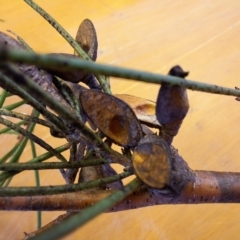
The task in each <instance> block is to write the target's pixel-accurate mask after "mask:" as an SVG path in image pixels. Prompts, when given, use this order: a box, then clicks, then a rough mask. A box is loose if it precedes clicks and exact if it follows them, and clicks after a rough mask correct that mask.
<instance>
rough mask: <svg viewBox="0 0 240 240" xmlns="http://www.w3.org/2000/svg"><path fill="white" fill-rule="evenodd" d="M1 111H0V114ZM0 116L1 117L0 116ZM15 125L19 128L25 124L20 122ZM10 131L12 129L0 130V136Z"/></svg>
mask: <svg viewBox="0 0 240 240" xmlns="http://www.w3.org/2000/svg"><path fill="white" fill-rule="evenodd" d="M1 110H2V109H0V112H1ZM0 115H1V114H0ZM15 124H16V125H17V126H21V125H24V124H26V121H20V122H18V123H15ZM11 130H12V129H11V128H9V127H6V128H3V129H1V130H0V134H3V133H7V132H9V131H11ZM0 162H1V160H0Z"/></svg>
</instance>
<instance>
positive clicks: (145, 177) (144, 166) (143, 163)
mask: <svg viewBox="0 0 240 240" xmlns="http://www.w3.org/2000/svg"><path fill="white" fill-rule="evenodd" d="M132 161H133V168H134V171H135V173H136V175H137V176H138V177H139V178H140V179H141V180H142V181H143V182H144V183H145V184H146V185H148V186H149V187H152V188H158V189H160V188H163V187H165V186H168V185H170V179H171V169H172V160H171V155H170V150H169V147H168V145H167V143H166V142H165V141H164V140H163V139H162V138H161V137H159V136H157V135H146V136H145V137H144V138H143V139H142V140H141V141H140V142H139V144H138V146H137V147H136V148H135V149H134V153H133V159H132Z"/></svg>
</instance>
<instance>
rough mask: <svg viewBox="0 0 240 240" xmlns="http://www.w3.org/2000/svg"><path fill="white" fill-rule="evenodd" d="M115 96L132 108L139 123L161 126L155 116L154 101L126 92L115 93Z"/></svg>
mask: <svg viewBox="0 0 240 240" xmlns="http://www.w3.org/2000/svg"><path fill="white" fill-rule="evenodd" d="M115 96H116V97H117V98H120V99H121V100H123V101H124V102H126V103H127V104H128V105H129V106H130V107H131V108H132V110H133V111H134V113H135V114H136V116H137V118H138V120H139V121H140V122H141V123H144V124H146V125H147V126H149V127H155V128H160V127H161V124H160V123H159V122H158V120H157V117H156V103H155V102H153V101H150V100H147V99H144V98H140V97H136V96H132V95H128V94H115Z"/></svg>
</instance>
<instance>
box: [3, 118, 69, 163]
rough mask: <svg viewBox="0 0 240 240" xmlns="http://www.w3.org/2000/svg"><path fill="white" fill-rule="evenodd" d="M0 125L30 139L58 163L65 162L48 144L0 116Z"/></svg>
mask: <svg viewBox="0 0 240 240" xmlns="http://www.w3.org/2000/svg"><path fill="white" fill-rule="evenodd" d="M0 123H2V124H4V125H5V126H7V127H9V128H11V129H13V130H15V131H16V132H18V133H20V134H22V135H23V136H25V137H27V138H29V139H31V140H32V141H34V142H35V143H37V144H38V145H40V146H41V147H42V148H45V149H46V150H48V151H49V152H51V153H52V154H53V155H55V156H56V157H57V158H58V159H59V160H60V161H62V162H67V160H66V159H65V157H63V156H62V155H61V154H60V153H59V152H57V151H56V150H55V149H54V148H52V147H51V146H50V145H49V144H47V143H46V142H44V141H43V140H42V139H40V138H38V137H37V136H36V135H34V134H32V133H31V132H29V131H26V130H25V129H24V128H21V127H19V126H17V125H16V124H14V123H12V122H10V121H9V120H7V119H4V118H2V117H1V116H0Z"/></svg>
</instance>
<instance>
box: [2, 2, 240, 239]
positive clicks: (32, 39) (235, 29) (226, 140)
mask: <svg viewBox="0 0 240 240" xmlns="http://www.w3.org/2000/svg"><path fill="white" fill-rule="evenodd" d="M38 3H39V4H41V6H42V7H43V8H44V9H46V10H47V11H48V12H49V13H50V14H51V15H52V16H53V17H54V18H55V19H57V20H58V21H59V23H60V24H62V26H64V27H65V29H67V30H68V31H69V32H70V34H71V35H72V36H75V35H76V31H77V29H78V25H79V24H80V22H81V21H82V20H83V19H85V18H89V19H91V20H92V21H93V23H94V25H95V27H96V30H97V34H98V39H99V52H98V60H97V61H98V62H104V63H110V64H114V65H119V66H124V67H130V68H135V69H142V70H146V71H152V72H156V73H164V74H166V73H167V72H168V71H169V69H170V68H171V67H172V66H173V65H175V64H179V65H181V66H182V67H183V68H184V69H185V70H186V71H190V75H189V77H188V78H189V79H194V80H197V81H202V82H208V83H213V84H218V85H223V86H226V87H234V86H239V85H240V82H239V80H238V78H239V75H240V68H239V58H240V47H239V42H240V35H239V31H240V20H239V10H240V2H239V1H237V0H230V1H227V0H222V1H207V0H203V1H190V0H183V1H171V0H165V1H158V0H150V1H146V0H140V1H136V0H131V1H127V0H120V1H110V0H103V1H93V0H88V1H77V0H72V1H71V2H70V1H67V0H59V1H47V0H42V1H38ZM0 19H2V20H4V22H0V29H1V31H6V29H11V30H12V31H14V32H16V33H17V34H19V35H20V36H21V37H23V38H24V39H25V40H26V41H27V42H28V44H29V45H30V46H31V47H32V48H33V49H34V50H35V51H37V52H66V53H72V52H73V50H72V49H71V48H70V46H69V45H68V44H67V43H66V42H65V41H64V40H63V39H62V38H61V37H60V36H59V35H58V34H57V33H56V31H55V30H54V29H52V28H51V27H50V25H49V24H48V23H46V22H45V21H44V20H43V19H42V18H41V17H40V16H39V15H38V14H37V13H35V12H34V11H33V10H32V9H31V8H30V7H29V6H27V5H26V4H25V3H24V2H23V1H19V0H18V1H4V2H3V1H2V2H1V8H0ZM111 85H112V90H113V92H114V93H125V94H132V95H135V96H139V97H144V98H147V99H149V100H153V101H156V97H157V93H158V88H159V87H158V86H157V85H154V84H143V83H138V82H135V81H127V80H126V81H124V80H119V79H114V78H112V79H111ZM188 95H189V101H190V110H189V113H188V115H187V117H186V119H185V121H184V122H183V124H182V126H181V129H180V132H179V134H178V136H177V137H176V138H175V139H174V141H173V145H174V146H175V147H176V148H177V149H178V150H179V152H180V154H181V155H182V156H183V157H184V159H185V160H186V161H187V162H188V163H189V165H190V167H192V168H193V169H203V170H218V171H240V161H238V157H239V149H238V142H239V141H240V134H239V133H240V131H239V128H238V127H237V124H238V123H239V120H240V119H239V116H238V110H239V109H240V103H239V102H236V101H235V100H234V98H232V97H227V96H218V95H210V94H206V93H199V92H192V91H188ZM22 111H24V112H26V111H28V108H27V107H23V108H22ZM36 131H37V133H38V134H41V136H42V138H43V139H44V140H46V141H48V142H50V143H51V144H52V145H53V146H59V145H60V144H61V143H63V141H62V140H56V139H53V138H51V137H50V134H49V132H48V131H47V130H46V129H45V128H37V129H36ZM0 140H1V150H0V153H1V154H2V153H3V152H4V151H6V149H7V148H9V142H11V141H13V140H14V137H8V136H1V139H0ZM37 151H38V154H41V153H43V152H44V150H43V149H41V148H38V150H37ZM30 158H31V152H30V147H29V146H28V148H27V149H26V151H25V152H24V154H23V159H25V160H28V159H30ZM62 183H63V180H62V178H61V176H60V174H59V172H57V171H55V175H54V177H53V175H52V174H51V175H49V172H47V171H43V172H41V184H42V185H47V184H62ZM33 184H34V174H33V173H32V172H29V173H28V174H23V175H19V176H17V177H16V179H14V181H13V182H12V185H15V186H20V185H33ZM239 208H240V206H239V205H236V204H225V205H223V204H218V205H207V204H206V205H191V206H184V205H179V206H174V205H173V206H171V205H169V206H157V207H150V208H145V209H138V210H132V211H127V212H119V213H109V214H103V215H101V216H99V217H97V218H96V219H95V220H94V221H92V222H90V223H88V224H86V225H85V226H84V227H83V228H82V229H80V230H77V231H76V232H74V233H72V234H71V235H69V236H68V237H65V238H64V239H79V238H81V239H167V240H171V239H185V240H186V239H187V240H191V239H212V240H213V239H227V238H228V239H232V240H234V239H239V219H240V214H239ZM59 214H60V213H59V212H50V213H43V224H46V223H48V222H49V221H51V220H53V219H54V218H56V217H57V216H58V215H59ZM35 229H36V214H35V213H34V212H1V218H0V239H21V238H22V237H23V232H31V231H34V230H35Z"/></svg>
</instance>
